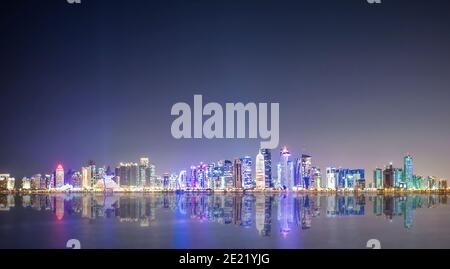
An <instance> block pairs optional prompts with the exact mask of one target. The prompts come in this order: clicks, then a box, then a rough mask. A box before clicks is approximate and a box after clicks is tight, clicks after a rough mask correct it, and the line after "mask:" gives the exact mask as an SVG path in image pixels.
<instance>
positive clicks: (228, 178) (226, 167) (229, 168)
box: [223, 160, 234, 188]
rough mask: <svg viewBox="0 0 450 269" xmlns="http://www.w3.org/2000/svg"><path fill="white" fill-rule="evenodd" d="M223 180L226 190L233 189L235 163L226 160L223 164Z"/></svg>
mask: <svg viewBox="0 0 450 269" xmlns="http://www.w3.org/2000/svg"><path fill="white" fill-rule="evenodd" d="M223 178H224V182H225V186H224V187H225V188H233V186H234V182H233V163H232V162H231V161H230V160H225V161H224V164H223Z"/></svg>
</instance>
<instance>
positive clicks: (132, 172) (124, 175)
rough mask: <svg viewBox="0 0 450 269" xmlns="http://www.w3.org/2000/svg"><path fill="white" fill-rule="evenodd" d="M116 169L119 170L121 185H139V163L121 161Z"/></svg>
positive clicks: (126, 186)
mask: <svg viewBox="0 0 450 269" xmlns="http://www.w3.org/2000/svg"><path fill="white" fill-rule="evenodd" d="M116 171H117V172H118V178H119V186H120V187H125V188H130V187H138V186H139V185H138V178H139V166H138V164H137V163H120V164H119V166H118V167H117V169H116ZM116 176H117V175H116Z"/></svg>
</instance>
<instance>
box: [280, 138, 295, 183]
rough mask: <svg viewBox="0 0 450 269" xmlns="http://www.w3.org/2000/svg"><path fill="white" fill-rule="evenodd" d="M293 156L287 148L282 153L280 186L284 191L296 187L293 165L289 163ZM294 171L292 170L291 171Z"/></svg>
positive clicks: (282, 149)
mask: <svg viewBox="0 0 450 269" xmlns="http://www.w3.org/2000/svg"><path fill="white" fill-rule="evenodd" d="M290 156H291V154H290V153H289V150H288V148H287V147H286V146H284V147H283V148H281V151H280V185H281V187H282V188H283V189H292V187H293V185H294V182H293V181H294V179H293V177H292V178H291V176H293V164H292V162H290V161H289V157H290ZM291 169H292V170H291Z"/></svg>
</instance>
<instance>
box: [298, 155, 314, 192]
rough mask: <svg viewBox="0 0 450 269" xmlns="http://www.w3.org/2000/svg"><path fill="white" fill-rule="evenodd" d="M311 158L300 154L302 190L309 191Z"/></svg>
mask: <svg viewBox="0 0 450 269" xmlns="http://www.w3.org/2000/svg"><path fill="white" fill-rule="evenodd" d="M311 159H312V158H311V156H309V155H305V154H302V158H301V166H300V176H301V177H300V178H301V182H300V187H302V188H304V189H309V188H310V186H311V168H312V162H311Z"/></svg>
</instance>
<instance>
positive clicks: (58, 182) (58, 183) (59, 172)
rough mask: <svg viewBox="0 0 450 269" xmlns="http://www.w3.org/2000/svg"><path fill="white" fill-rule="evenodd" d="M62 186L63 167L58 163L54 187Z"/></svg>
mask: <svg viewBox="0 0 450 269" xmlns="http://www.w3.org/2000/svg"><path fill="white" fill-rule="evenodd" d="M62 186H64V168H63V166H62V165H61V164H58V166H57V167H56V171H55V187H56V188H61V187H62Z"/></svg>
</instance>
